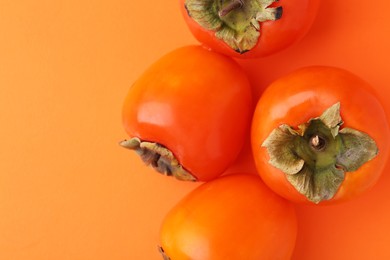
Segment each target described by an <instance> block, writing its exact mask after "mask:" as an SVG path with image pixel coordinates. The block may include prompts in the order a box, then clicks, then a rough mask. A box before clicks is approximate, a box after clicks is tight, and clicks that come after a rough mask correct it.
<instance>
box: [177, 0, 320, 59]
mask: <svg viewBox="0 0 390 260" xmlns="http://www.w3.org/2000/svg"><path fill="white" fill-rule="evenodd" d="M319 4H320V1H319V0H279V1H278V0H180V5H181V8H182V13H183V15H184V19H185V21H186V23H187V25H188V27H189V29H190V31H191V32H192V34H193V35H194V36H195V38H197V39H198V40H199V41H200V42H201V43H203V44H204V45H206V46H207V47H209V48H211V49H212V50H214V51H217V52H220V53H223V54H225V55H229V56H233V57H239V58H255V57H262V56H267V55H270V54H272V53H275V52H278V51H280V50H282V49H285V48H287V47H288V46H290V45H292V44H293V43H295V42H297V41H299V40H300V39H302V38H303V37H304V35H305V34H306V33H307V32H308V31H309V29H310V27H311V25H312V23H313V21H314V19H315V17H316V14H317V11H318V8H319Z"/></svg>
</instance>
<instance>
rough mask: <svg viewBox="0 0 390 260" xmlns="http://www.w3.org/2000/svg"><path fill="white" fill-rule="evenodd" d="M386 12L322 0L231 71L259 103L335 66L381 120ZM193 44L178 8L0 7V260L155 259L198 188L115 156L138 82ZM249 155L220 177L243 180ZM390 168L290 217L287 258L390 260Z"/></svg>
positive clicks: (387, 94) (129, 156)
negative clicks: (347, 196) (301, 31)
mask: <svg viewBox="0 0 390 260" xmlns="http://www.w3.org/2000/svg"><path fill="white" fill-rule="evenodd" d="M152 2H153V3H152ZM389 8H390V3H389V2H388V1H384V0H381V1H376V2H375V6H372V5H368V4H367V3H366V2H365V1H356V0H343V1H335V0H333V1H332V0H323V4H322V7H321V9H320V13H319V15H318V18H317V19H316V21H315V23H314V25H313V27H312V29H311V31H310V32H309V34H308V35H307V36H306V37H305V38H304V39H303V40H302V41H301V42H299V43H297V44H295V45H294V46H292V47H290V48H289V49H287V50H285V51H283V52H281V53H278V54H276V55H273V56H270V57H267V58H264V59H257V60H244V61H240V63H241V64H242V65H243V67H244V68H245V69H246V71H247V72H248V75H249V77H250V79H251V81H252V83H253V85H254V87H255V89H256V91H255V92H256V96H257V97H258V96H259V94H260V93H261V91H262V90H263V89H264V88H265V86H266V85H267V84H269V83H270V82H271V81H273V80H274V79H276V78H277V77H279V76H281V75H283V74H285V73H287V72H289V71H292V70H294V69H296V68H298V67H301V66H306V65H333V66H338V67H342V68H345V69H348V70H350V71H352V72H354V73H356V74H358V75H360V76H361V77H362V78H364V79H365V80H367V81H368V82H370V83H371V84H372V85H373V86H375V87H376V89H377V90H378V92H379V93H380V98H381V99H382V101H383V102H384V106H385V109H386V111H387V113H388V114H389V115H390V102H388V100H389V98H390V76H389V72H388V59H389V57H390V48H389V46H390V36H389V35H390V31H389V30H390V29H389V28H390V16H389V15H388V14H387V13H386V12H385V10H387V9H389ZM194 43H196V41H195V40H194V38H193V37H192V35H191V34H190V33H189V31H188V29H187V28H186V25H185V24H184V22H183V19H182V17H181V13H180V12H179V7H178V4H177V1H122V0H110V1H108V0H102V1H85V0H84V1H75V0H68V1H52V0H34V1H32V0H31V1H14V0H0V138H1V139H0V140H1V142H0V259H4V260H19V259H26V260H27V259H28V260H35V259H39V260H46V259H50V260H51V259H56V260H62V259H72V260H73V259H83V260H84V259H94V260H99V259H115V260H119V259H120V260H121V259H148V260H149V259H150V260H152V259H161V258H160V256H159V255H158V253H157V249H156V245H157V242H158V230H159V226H160V222H161V220H162V218H163V216H164V215H165V213H166V212H167V211H168V210H169V209H170V208H171V207H172V206H173V205H174V203H176V202H177V201H178V200H179V199H180V198H181V197H182V196H183V195H184V194H186V193H188V192H189V191H190V190H192V189H193V188H194V187H196V186H197V185H199V184H194V183H183V182H178V181H176V180H173V179H170V178H166V177H164V176H160V175H158V174H154V172H153V171H152V170H150V169H149V168H145V167H144V166H143V164H142V163H141V162H140V161H139V160H138V158H137V157H136V156H135V155H134V154H133V153H131V152H130V151H128V150H125V149H123V148H121V147H119V146H118V141H120V140H121V139H123V138H126V136H125V133H124V131H123V129H122V126H121V117H120V112H121V106H122V102H123V99H124V97H125V95H126V93H127V90H128V88H129V87H130V85H131V83H132V82H133V81H134V80H135V79H136V78H137V77H138V76H139V75H140V73H142V71H144V70H145V69H146V68H147V67H148V66H149V65H150V64H151V63H152V62H153V61H154V60H156V59H158V58H159V57H160V56H161V55H163V54H164V53H166V52H168V51H170V50H172V49H174V48H176V47H179V46H183V45H187V44H194ZM351 91H353V90H352V89H351ZM362 109H364V106H362ZM248 156H249V146H247V147H245V149H244V151H243V154H242V155H241V157H240V158H239V160H238V161H237V164H236V165H235V166H233V168H232V169H231V171H237V170H240V169H253V164H252V162H251V160H250V159H248ZM389 167H390V164H389V165H388V166H387V167H386V171H385V173H384V174H383V177H382V178H381V179H380V182H379V183H378V185H376V186H375V189H373V190H371V191H370V192H368V193H366V194H364V195H363V196H361V197H360V198H358V199H356V200H354V201H352V202H348V203H344V204H341V205H338V206H329V207H309V206H298V207H297V210H298V215H299V237H298V241H297V248H296V252H295V254H294V259H372V258H373V257H374V258H375V259H389V258H390V246H389V245H388V244H389V242H390V239H389V237H390V235H389V234H390V221H389V220H390V199H389V198H390V174H389V169H390V168H389Z"/></svg>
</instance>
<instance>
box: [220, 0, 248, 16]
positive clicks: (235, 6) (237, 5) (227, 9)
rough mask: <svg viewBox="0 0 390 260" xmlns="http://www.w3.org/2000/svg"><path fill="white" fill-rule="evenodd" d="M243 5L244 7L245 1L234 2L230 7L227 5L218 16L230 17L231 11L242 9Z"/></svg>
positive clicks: (235, 0) (237, 0)
mask: <svg viewBox="0 0 390 260" xmlns="http://www.w3.org/2000/svg"><path fill="white" fill-rule="evenodd" d="M221 2H222V1H221ZM243 5H244V1H243V0H233V1H232V2H230V3H229V4H228V5H226V6H225V7H224V8H222V9H221V10H220V11H219V13H218V15H219V17H224V16H226V15H228V14H229V13H230V12H231V11H233V10H236V9H238V8H241V7H242V6H243Z"/></svg>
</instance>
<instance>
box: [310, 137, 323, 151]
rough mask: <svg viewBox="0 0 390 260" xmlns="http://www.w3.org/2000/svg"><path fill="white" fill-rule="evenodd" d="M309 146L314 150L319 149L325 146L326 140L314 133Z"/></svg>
mask: <svg viewBox="0 0 390 260" xmlns="http://www.w3.org/2000/svg"><path fill="white" fill-rule="evenodd" d="M310 146H311V147H312V148H313V149H314V150H315V151H321V150H323V149H324V148H325V146H326V140H325V139H324V138H323V137H321V136H319V135H314V136H312V137H311V138H310Z"/></svg>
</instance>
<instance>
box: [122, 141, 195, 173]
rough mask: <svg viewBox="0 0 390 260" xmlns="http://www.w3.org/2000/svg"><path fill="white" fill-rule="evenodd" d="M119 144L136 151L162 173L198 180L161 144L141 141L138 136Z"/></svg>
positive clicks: (145, 161) (147, 163)
mask: <svg viewBox="0 0 390 260" xmlns="http://www.w3.org/2000/svg"><path fill="white" fill-rule="evenodd" d="M119 144H120V145H121V146H122V147H124V148H127V149H130V150H133V151H135V152H136V153H137V154H138V155H139V156H140V157H141V159H142V160H143V161H144V163H145V164H146V165H149V166H152V167H153V168H154V169H155V170H156V171H157V172H159V173H161V174H164V175H167V176H174V177H175V178H176V179H178V180H181V181H196V178H195V177H194V176H193V175H192V174H191V173H189V172H188V171H187V170H185V169H184V168H183V166H181V165H180V164H179V162H178V160H177V159H176V157H175V156H174V155H173V153H172V152H171V151H170V150H169V149H167V148H166V147H164V146H162V145H161V144H158V143H153V142H145V141H141V140H140V139H139V138H137V137H134V138H131V139H129V140H124V141H122V142H120V143H119Z"/></svg>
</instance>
